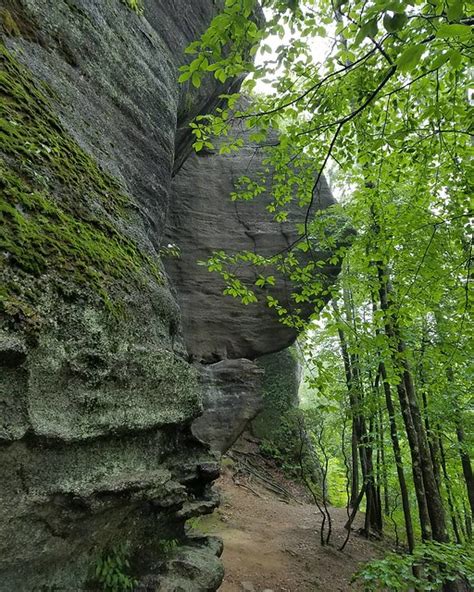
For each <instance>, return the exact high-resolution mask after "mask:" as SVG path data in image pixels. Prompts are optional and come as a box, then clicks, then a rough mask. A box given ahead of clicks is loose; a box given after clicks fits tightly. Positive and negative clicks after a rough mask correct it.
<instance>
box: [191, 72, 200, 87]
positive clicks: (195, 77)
mask: <svg viewBox="0 0 474 592" xmlns="http://www.w3.org/2000/svg"><path fill="white" fill-rule="evenodd" d="M191 82H192V83H193V86H195V87H196V88H199V87H200V86H201V76H200V75H199V73H198V72H193V75H192V77H191Z"/></svg>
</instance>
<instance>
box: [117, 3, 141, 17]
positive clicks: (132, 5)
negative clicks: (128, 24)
mask: <svg viewBox="0 0 474 592" xmlns="http://www.w3.org/2000/svg"><path fill="white" fill-rule="evenodd" d="M122 1H123V2H125V4H126V5H127V6H128V7H129V8H130V10H133V12H136V13H137V14H140V15H141V14H143V4H142V0H122Z"/></svg>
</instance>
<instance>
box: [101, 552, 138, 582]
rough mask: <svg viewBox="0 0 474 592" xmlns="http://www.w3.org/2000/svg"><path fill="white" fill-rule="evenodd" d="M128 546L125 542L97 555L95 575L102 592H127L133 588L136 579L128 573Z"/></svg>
mask: <svg viewBox="0 0 474 592" xmlns="http://www.w3.org/2000/svg"><path fill="white" fill-rule="evenodd" d="M127 556H128V548H127V545H126V544H122V545H118V546H116V547H112V548H111V549H108V550H107V551H104V553H103V554H102V555H101V556H100V557H99V559H98V560H97V562H96V568H95V576H96V580H97V583H98V584H99V586H100V589H101V590H103V591H104V592H128V591H129V590H133V589H134V588H135V586H136V585H137V581H136V580H135V579H134V578H132V577H131V576H130V574H129V570H130V562H129V561H128V558H127Z"/></svg>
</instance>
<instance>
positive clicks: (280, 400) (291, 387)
mask: <svg viewBox="0 0 474 592" xmlns="http://www.w3.org/2000/svg"><path fill="white" fill-rule="evenodd" d="M257 363H258V365H259V366H260V367H261V368H263V369H264V371H265V374H264V377H263V383H262V390H261V392H262V396H263V409H262V411H261V412H260V413H259V414H258V416H257V417H256V418H255V419H254V420H253V421H252V433H253V434H254V435H255V436H257V437H258V438H261V439H262V440H268V441H271V442H275V444H278V443H279V442H278V441H279V438H280V436H282V434H281V430H282V424H284V422H285V417H286V415H287V414H288V412H291V411H293V410H294V409H295V408H297V407H298V390H299V386H300V378H301V367H300V364H299V362H298V357H297V353H296V350H295V349H294V348H288V349H284V350H283V351H281V352H278V353H276V354H269V355H267V356H262V357H260V358H258V362H257ZM282 437H283V436H282ZM283 443H284V442H282V444H283Z"/></svg>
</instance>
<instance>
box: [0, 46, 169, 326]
mask: <svg viewBox="0 0 474 592" xmlns="http://www.w3.org/2000/svg"><path fill="white" fill-rule="evenodd" d="M0 94H1V96H2V101H1V104H0V151H1V153H0V224H1V226H2V236H1V238H0V250H1V251H2V253H3V258H2V259H1V260H0V267H1V268H3V269H4V270H5V269H6V268H10V269H12V268H13V269H15V270H17V271H18V273H19V278H20V279H19V280H18V281H16V282H14V281H11V282H9V283H7V284H6V285H7V287H6V289H4V290H3V292H2V293H0V301H1V302H3V309H4V311H6V312H7V313H8V312H9V311H10V314H11V310H13V309H15V307H16V308H18V307H20V308H21V307H30V308H31V306H33V307H34V304H35V301H36V300H37V296H38V295H37V294H36V293H35V290H34V288H32V285H31V284H32V283H31V281H22V278H25V277H30V278H31V276H33V277H36V278H40V277H41V276H42V275H44V274H46V273H48V274H49V275H51V277H55V278H56V279H57V280H58V282H57V283H58V285H62V286H63V287H64V286H67V285H71V284H75V285H77V286H80V287H81V289H83V288H84V287H86V288H90V289H92V291H93V292H94V293H95V295H98V296H99V297H100V298H101V299H102V301H103V302H105V303H106V304H107V305H109V306H112V308H116V306H118V303H116V304H113V305H112V302H111V298H110V294H109V290H110V288H111V287H112V285H118V286H119V287H120V288H122V289H123V288H126V287H127V284H128V285H130V284H131V283H133V284H139V285H140V284H144V283H146V281H147V278H149V277H150V276H153V277H154V278H155V279H158V280H161V274H160V271H159V269H158V266H157V263H156V262H155V261H154V260H153V259H152V258H151V257H150V256H148V255H147V254H145V253H143V252H142V251H141V250H140V249H139V247H138V246H137V245H136V244H135V243H134V241H133V240H131V239H130V238H129V237H127V236H126V235H125V234H124V233H123V231H121V230H120V229H119V227H118V226H117V221H118V220H124V219H127V218H130V216H131V213H132V212H133V211H134V209H135V208H134V205H133V203H132V202H131V201H130V198H129V197H128V196H126V195H125V194H124V192H123V190H121V187H120V185H119V184H118V183H117V182H116V180H115V179H113V178H112V177H111V176H109V175H107V174H106V173H105V172H104V171H102V170H101V169H100V168H99V167H98V166H97V164H96V163H95V161H94V160H93V159H92V158H91V157H90V156H89V155H88V154H86V153H85V152H84V151H83V150H82V149H81V148H80V146H79V145H78V144H77V143H76V142H75V141H74V140H72V139H71V137H70V136H69V135H68V133H67V132H66V131H65V130H64V128H63V126H62V125H61V123H60V121H59V119H58V118H57V117H56V116H55V115H54V114H53V112H52V109H51V106H50V104H49V100H48V99H47V97H46V95H45V92H44V91H43V90H42V89H40V88H39V86H38V84H37V83H36V82H35V81H34V80H33V78H32V76H31V74H30V73H29V71H28V70H27V69H26V68H25V67H23V66H21V65H20V64H19V63H18V62H17V61H16V60H15V59H14V58H13V56H12V55H11V54H10V53H9V51H8V50H7V49H6V48H5V46H4V45H3V44H1V43H0Z"/></svg>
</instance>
